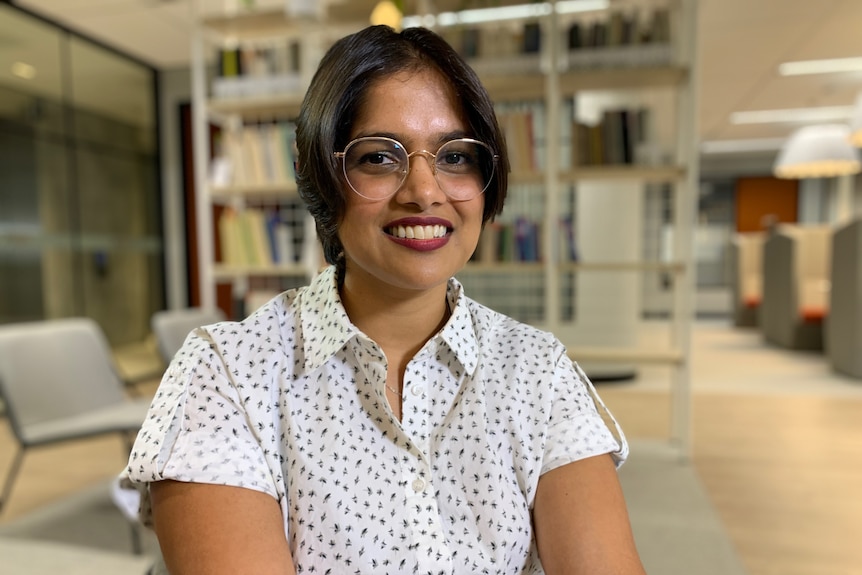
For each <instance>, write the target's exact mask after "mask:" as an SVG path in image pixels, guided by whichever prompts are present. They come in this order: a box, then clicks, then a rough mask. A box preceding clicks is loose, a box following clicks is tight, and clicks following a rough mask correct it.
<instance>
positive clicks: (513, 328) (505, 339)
mask: <svg viewBox="0 0 862 575" xmlns="http://www.w3.org/2000/svg"><path fill="white" fill-rule="evenodd" d="M464 299H465V305H466V306H467V309H468V310H469V311H470V316H471V317H472V319H473V326H474V328H475V331H476V336H477V338H478V340H479V342H480V343H481V344H484V345H486V346H488V345H491V346H496V347H500V346H502V347H511V348H512V349H518V348H521V347H524V346H526V347H528V348H530V349H542V350H551V349H555V350H559V351H562V349H563V345H562V343H561V342H560V341H559V340H558V339H557V338H556V336H554V334H552V333H551V332H549V331H545V330H543V329H540V328H537V327H535V326H532V325H529V324H526V323H524V322H521V321H518V320H516V319H514V318H512V317H510V316H508V315H506V314H503V313H500V312H498V311H495V310H493V309H491V308H489V307H487V306H485V305H483V304H481V303H479V302H477V301H475V300H473V299H471V298H469V297H465V298H464Z"/></svg>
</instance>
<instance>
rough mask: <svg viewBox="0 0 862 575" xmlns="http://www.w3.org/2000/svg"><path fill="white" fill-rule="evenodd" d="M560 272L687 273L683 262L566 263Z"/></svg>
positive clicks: (560, 265)
mask: <svg viewBox="0 0 862 575" xmlns="http://www.w3.org/2000/svg"><path fill="white" fill-rule="evenodd" d="M559 267H560V271H564V272H582V271H584V272H586V271H599V272H627V271H636V272H669V273H674V274H681V273H683V272H684V271H685V265H684V264H683V263H682V262H657V261H652V262H649V261H640V262H564V263H561V264H559Z"/></svg>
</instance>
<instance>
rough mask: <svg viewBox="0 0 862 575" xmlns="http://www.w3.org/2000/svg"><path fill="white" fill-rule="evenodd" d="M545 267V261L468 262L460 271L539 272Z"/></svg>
mask: <svg viewBox="0 0 862 575" xmlns="http://www.w3.org/2000/svg"><path fill="white" fill-rule="evenodd" d="M544 269H545V264H544V263H543V262H515V261H513V262H468V263H467V265H466V266H464V269H463V270H461V272H459V273H464V272H466V273H489V272H499V273H521V274H522V273H526V272H535V273H539V272H541V271H543V270H544Z"/></svg>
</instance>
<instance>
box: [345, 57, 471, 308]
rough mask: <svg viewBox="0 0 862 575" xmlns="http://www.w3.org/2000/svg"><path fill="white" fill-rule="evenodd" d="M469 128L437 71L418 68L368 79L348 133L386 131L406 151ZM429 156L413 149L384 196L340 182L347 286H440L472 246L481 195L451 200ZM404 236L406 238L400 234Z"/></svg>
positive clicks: (375, 290)
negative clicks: (406, 167)
mask: <svg viewBox="0 0 862 575" xmlns="http://www.w3.org/2000/svg"><path fill="white" fill-rule="evenodd" d="M470 135H471V134H469V133H467V123H466V122H465V121H464V119H463V118H462V117H461V114H460V108H459V106H458V105H457V104H456V99H455V95H454V93H453V92H452V89H451V88H450V87H449V85H448V83H446V82H445V81H444V80H443V79H442V77H441V76H440V75H439V73H438V72H436V71H432V70H419V71H406V72H400V73H397V74H395V75H393V76H390V77H388V78H385V79H381V80H379V81H378V82H376V83H375V84H373V85H372V86H371V87H370V88H369V90H368V92H367V94H366V98H365V100H364V103H363V105H362V106H361V107H360V108H359V112H358V114H357V116H356V118H355V120H354V123H353V127H352V130H351V133H350V139H351V140H353V139H355V138H359V137H367V136H386V137H389V138H392V139H395V140H397V141H399V142H400V143H401V144H402V145H403V146H404V147H405V148H406V150H407V152H408V153H412V152H415V151H417V150H427V151H429V152H432V153H434V152H436V151H437V149H438V148H439V147H440V146H441V144H443V143H444V142H447V141H449V140H452V139H454V138H460V137H464V136H470ZM428 160H431V158H430V157H426V156H423V155H421V154H417V155H414V156H413V157H412V158H411V159H410V172H409V173H408V175H407V178H406V179H405V180H404V183H403V184H402V185H401V187H400V188H399V189H398V191H397V192H396V193H395V195H393V196H392V197H390V198H388V199H386V200H380V201H372V200H368V199H366V198H364V197H362V196H360V195H358V194H357V193H356V192H354V191H353V190H352V189H351V188H350V187H349V186H348V185H347V184H344V194H345V196H346V198H347V201H346V210H345V214H344V218H343V220H342V221H341V223H340V225H339V237H340V239H341V243H342V245H343V246H344V254H345V258H346V275H345V285H346V287H348V289H352V290H358V288H360V287H361V288H364V289H363V290H362V291H363V292H364V293H367V294H369V295H371V294H380V293H385V292H387V291H388V292H389V293H391V292H392V290H393V289H396V290H417V291H425V290H431V289H435V288H436V289H439V290H441V293H444V292H445V289H446V282H447V280H448V279H449V278H450V277H451V276H452V275H454V274H455V273H456V272H457V271H458V270H460V269H461V268H462V267H463V266H464V264H465V263H466V262H467V260H468V259H469V258H470V256H471V254H472V253H473V251H474V250H475V248H476V244H477V242H478V241H479V234H480V232H481V230H482V210H483V206H484V195H483V194H480V195H478V196H476V197H475V198H473V199H471V200H467V201H458V202H453V201H451V200H450V199H449V198H448V197H447V196H446V194H445V193H444V192H443V190H441V189H440V187H439V185H438V184H437V180H436V179H435V177H434V174H433V173H432V170H431V165H430V164H429V162H428ZM432 161H433V160H432ZM400 227H403V228H404V229H403V231H402V232H401V233H399V231H398V228H400ZM419 228H422V230H421V231H422V234H420V229H419ZM427 230H434V233H433V234H431V235H432V236H433V237H425V238H424V239H418V238H419V237H422V235H429V234H426V233H425V231H427ZM403 235H407V236H408V237H399V236H403ZM409 236H413V237H412V238H411V237H409Z"/></svg>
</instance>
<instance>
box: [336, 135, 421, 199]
mask: <svg viewBox="0 0 862 575" xmlns="http://www.w3.org/2000/svg"><path fill="white" fill-rule="evenodd" d="M407 163H408V159H407V152H406V151H405V150H404V148H403V147H402V146H401V144H399V143H398V142H396V141H395V140H390V139H389V138H360V139H358V140H355V141H353V143H351V144H350V145H349V146H348V147H347V149H346V150H345V151H344V175H345V177H346V178H347V183H349V184H350V187H351V188H353V190H354V191H355V192H356V193H358V194H359V195H360V196H364V197H366V198H369V199H383V198H387V197H389V196H391V195H392V194H394V193H395V191H396V190H398V188H399V187H400V186H401V183H402V182H403V181H404V178H405V176H406V175H407Z"/></svg>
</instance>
